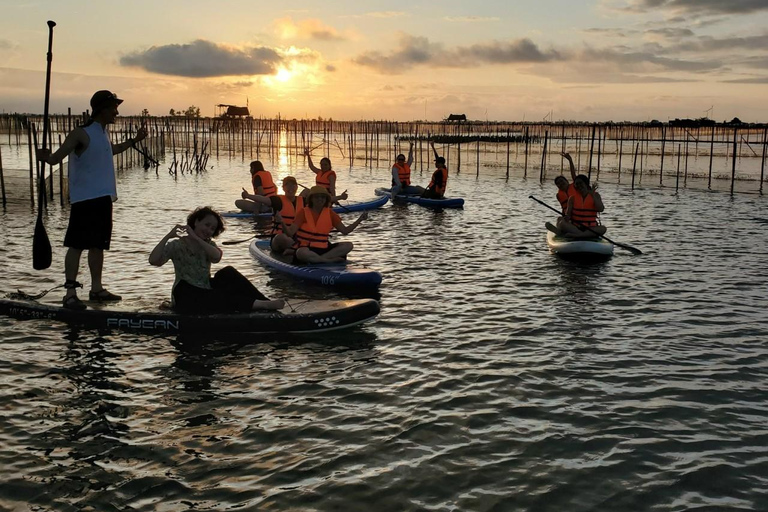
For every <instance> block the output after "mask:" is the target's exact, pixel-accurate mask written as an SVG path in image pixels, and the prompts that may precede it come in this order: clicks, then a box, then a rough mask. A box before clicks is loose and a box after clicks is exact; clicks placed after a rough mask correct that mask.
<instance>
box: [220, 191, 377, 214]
mask: <svg viewBox="0 0 768 512" xmlns="http://www.w3.org/2000/svg"><path fill="white" fill-rule="evenodd" d="M387 201H389V197H387V196H383V197H376V198H374V199H369V200H368V201H359V202H354V203H346V204H344V205H341V206H339V205H336V206H334V207H333V211H334V212H336V213H348V212H362V211H364V210H375V209H376V208H381V207H382V206H384V205H385V204H387ZM339 204H341V203H339ZM221 216H222V217H230V218H231V217H264V218H268V217H272V212H271V211H269V212H264V213H251V212H243V211H239V212H223V213H222V214H221Z"/></svg>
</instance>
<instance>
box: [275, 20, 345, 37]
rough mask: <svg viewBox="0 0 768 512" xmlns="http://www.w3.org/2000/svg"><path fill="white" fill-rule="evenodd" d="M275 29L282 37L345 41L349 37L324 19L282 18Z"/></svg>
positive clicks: (277, 21) (276, 21)
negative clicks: (294, 19) (295, 19)
mask: <svg viewBox="0 0 768 512" xmlns="http://www.w3.org/2000/svg"><path fill="white" fill-rule="evenodd" d="M274 25H275V30H276V31H277V33H278V35H279V36H280V37H281V38H282V39H314V40H318V41H344V40H346V39H348V38H347V37H346V36H343V35H342V34H340V33H339V31H338V30H336V29H335V28H333V27H331V26H329V25H326V24H325V23H323V22H322V21H320V20H318V19H314V18H309V19H305V20H300V21H293V18H291V17H287V18H280V19H278V20H275V22H274Z"/></svg>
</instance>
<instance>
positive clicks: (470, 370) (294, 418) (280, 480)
mask: <svg viewBox="0 0 768 512" xmlns="http://www.w3.org/2000/svg"><path fill="white" fill-rule="evenodd" d="M265 163H267V166H268V168H270V169H277V170H276V171H275V174H276V175H277V178H278V179H279V178H280V177H282V176H284V175H286V174H288V173H289V172H290V173H293V174H295V175H297V177H298V178H299V181H300V182H303V183H304V184H310V183H311V181H312V179H313V178H312V175H311V173H310V172H309V171H308V170H304V168H301V169H299V168H297V166H298V164H300V162H293V161H290V160H285V159H284V160H281V162H277V163H274V162H272V163H270V162H268V161H267V162H265ZM339 163H341V161H339ZM211 164H212V165H213V166H214V168H213V169H212V170H210V171H209V172H208V173H206V174H202V175H196V176H189V175H184V176H180V177H179V178H178V180H175V181H174V179H173V178H172V177H170V176H168V175H167V173H165V172H164V171H162V172H161V173H160V175H159V176H156V175H155V173H154V172H149V173H146V172H144V170H143V169H132V170H127V171H123V172H121V173H120V174H119V183H118V188H119V194H120V200H119V201H118V203H116V209H115V216H116V219H115V224H116V232H115V237H114V239H113V250H112V251H111V252H109V253H108V255H107V262H106V270H105V282H106V283H107V284H108V286H109V287H110V288H111V289H112V290H113V291H115V292H117V293H120V294H122V295H124V296H125V297H126V300H135V301H139V300H141V301H161V300H163V299H165V298H167V297H168V295H169V293H170V286H171V284H172V282H173V270H172V267H171V266H170V265H169V266H166V267H162V268H159V269H158V268H154V267H150V266H149V265H148V264H147V256H148V253H149V251H150V250H151V248H152V247H153V246H154V244H155V243H156V242H157V240H159V239H160V238H161V237H162V236H163V235H164V234H165V233H166V232H167V231H168V230H169V229H170V227H171V226H172V225H173V224H175V223H177V222H182V221H183V219H184V218H185V216H186V213H187V212H188V211H189V210H190V209H191V208H192V207H194V206H197V205H199V204H210V205H213V206H215V207H218V208H220V209H222V210H228V209H231V207H232V206H231V204H232V201H233V200H234V199H235V198H236V197H237V195H238V193H239V191H240V188H241V186H244V185H245V186H247V184H248V174H247V170H246V167H247V166H246V165H245V164H244V163H243V162H242V161H240V160H235V161H227V160H220V161H212V162H211ZM337 172H338V174H339V182H340V184H341V188H342V189H343V188H348V189H349V192H350V196H351V198H353V199H354V198H357V199H365V198H369V197H372V196H373V189H374V188H375V187H376V186H383V185H386V184H387V183H388V181H389V178H388V171H387V170H386V169H382V170H378V171H375V170H369V169H363V168H355V169H353V170H349V169H348V168H347V167H344V166H343V164H342V165H340V166H339V169H338V171H337ZM481 174H482V176H481V177H480V178H479V179H476V178H475V175H474V172H471V171H470V172H466V173H465V172H463V173H462V174H461V175H460V176H455V174H453V173H452V175H451V179H450V181H449V193H450V194H451V195H461V196H464V197H465V198H466V199H467V204H466V208H465V209H464V210H454V211H443V212H434V211H430V210H427V209H424V208H421V207H418V206H415V205H410V206H392V205H387V206H386V207H384V208H383V209H381V210H378V211H375V212H372V213H371V216H370V219H369V220H368V221H366V222H364V223H363V224H362V225H361V226H360V227H359V228H358V230H357V231H356V232H355V233H353V234H351V235H349V236H348V237H346V238H345V239H347V240H350V241H353V242H354V243H355V245H356V249H355V251H354V253H353V255H354V260H356V261H357V262H358V263H363V264H366V265H368V266H370V267H372V268H375V269H378V270H380V271H381V272H382V273H383V274H384V282H383V284H382V286H381V288H380V291H379V292H380V296H378V297H377V298H379V299H380V301H381V305H382V312H381V315H380V316H379V317H378V318H377V319H376V321H375V322H373V323H369V324H366V325H365V326H363V327H360V328H357V329H355V330H349V331H343V332H337V333H329V334H323V335H319V336H317V337H314V338H313V337H279V336H278V337H268V338H266V337H253V336H251V337H247V338H242V337H240V338H237V339H234V338H232V339H226V338H225V339H217V340H208V341H209V342H208V343H200V342H199V341H194V342H193V341H191V340H185V339H175V338H173V339H169V338H164V337H150V336H146V335H136V334H101V335H100V334H99V333H97V332H92V331H75V330H73V329H71V328H69V327H67V326H65V325H60V324H49V323H46V322H42V321H27V322H17V321H14V320H10V319H7V318H0V339H2V350H3V357H2V359H1V360H0V383H1V384H2V385H1V386H0V411H2V413H0V422H1V423H2V426H1V428H0V467H2V473H0V482H1V483H0V509H3V510H25V511H26V510H44V511H48V510H57V511H74V510H94V511H104V510H127V509H129V510H144V511H156V510H157V511H177V510H217V511H218V510H232V509H235V510H322V511H326V510H362V509H369V510H385V511H389V510H392V511H401V510H440V511H449V510H461V511H465V510H471V511H508V510H526V511H558V512H560V511H587V510H593V511H604V510H616V511H626V510H663V511H667V510H677V511H683V510H691V509H697V510H766V509H768V496H767V494H766V488H768V478H766V475H768V448H766V447H767V446H768V380H767V377H768V348H767V347H766V339H768V320H766V310H767V309H768V296H767V294H766V291H768V275H767V274H766V272H765V262H766V257H765V247H766V245H768V206H767V205H766V200H765V199H764V198H762V197H760V196H757V195H754V194H752V195H746V194H742V195H739V194H737V195H736V196H734V197H730V196H729V195H728V194H727V193H723V192H702V191H699V190H691V189H688V190H681V191H680V193H679V194H677V195H676V194H675V193H674V190H672V189H669V188H665V189H658V188H654V187H650V186H649V187H648V188H642V189H636V190H635V191H634V192H633V191H631V190H630V189H629V187H628V186H627V185H626V184H621V185H617V184H615V183H611V182H607V183H602V184H601V193H602V195H603V199H604V201H605V203H606V205H607V208H608V211H607V213H606V214H605V215H604V217H603V220H604V223H605V224H606V225H608V226H609V231H608V236H609V237H611V238H613V239H615V240H616V241H619V242H623V243H626V244H630V245H632V246H634V247H637V248H639V249H641V250H642V251H643V252H644V254H643V255H642V256H633V255H631V254H630V253H629V252H627V251H624V250H621V249H618V248H617V251H616V254H615V256H614V257H613V259H612V260H610V261H608V262H606V263H601V264H597V265H591V266H583V265H577V264H573V263H568V262H564V261H561V260H560V259H558V258H557V257H554V256H553V255H551V254H549V253H548V251H547V248H546V244H545V231H544V228H543V224H544V222H545V221H546V220H551V218H552V216H551V215H550V214H549V212H548V210H546V209H544V208H543V207H541V206H539V205H538V204H536V203H534V202H533V201H532V200H530V199H529V198H528V196H529V195H531V194H533V195H535V196H536V197H538V198H540V199H543V200H545V201H547V202H549V203H550V204H555V200H554V192H555V190H554V186H553V185H551V182H550V181H548V182H547V184H546V185H544V186H543V187H542V186H541V185H540V184H539V182H538V180H537V179H531V178H529V179H527V180H526V179H523V178H522V177H520V176H515V177H512V178H510V180H509V181H506V180H504V176H503V174H504V173H503V169H502V170H499V169H498V168H496V169H495V170H494V169H493V168H491V169H490V170H487V171H483V172H481ZM428 179H429V175H428V173H426V172H425V173H424V175H423V176H421V177H419V173H418V172H416V180H415V181H416V182H419V183H422V184H426V182H427V181H428ZM625 183H626V182H625ZM753 188H754V187H753ZM67 215H68V211H67V210H65V209H62V208H61V207H60V205H59V204H58V200H57V201H56V203H55V204H54V205H52V207H51V209H50V211H49V212H48V214H47V217H46V226H47V229H48V233H49V235H50V237H51V240H52V243H53V245H54V265H53V267H52V268H51V269H48V270H46V271H43V272H36V271H33V270H32V268H31V235H32V231H33V225H34V216H33V215H32V212H31V210H30V207H29V205H28V202H26V201H23V200H16V201H13V202H12V203H11V204H9V206H8V207H7V208H6V209H5V210H4V211H2V212H0V229H1V230H0V258H1V261H2V264H3V266H4V278H3V280H2V286H0V292H2V293H3V294H4V293H6V292H9V291H13V290H15V289H16V288H21V289H23V290H24V291H27V292H36V291H42V290H44V289H47V288H50V287H52V286H55V285H57V284H60V283H61V282H62V281H63V274H62V273H63V270H62V267H63V266H62V263H61V262H62V259H63V254H64V252H63V250H62V248H61V247H60V244H61V240H62V239H63V234H64V226H65V225H66V219H67ZM345 218H347V219H349V222H351V221H352V220H353V219H354V218H355V217H352V216H347V217H345ZM253 229H254V225H253V223H251V222H250V221H248V220H231V221H230V222H229V223H228V230H227V231H226V232H225V233H224V234H223V235H222V236H221V237H220V240H221V241H223V240H228V239H229V240H238V239H242V238H245V237H247V236H249V235H250V234H251V233H252V232H253ZM222 264H232V265H234V266H236V267H237V268H238V269H240V270H241V271H242V272H243V273H244V274H246V275H248V276H249V277H251V278H252V279H253V281H254V282H255V283H256V284H257V286H259V288H261V289H262V290H264V291H265V293H267V294H268V295H270V296H274V297H285V298H288V299H289V300H290V299H291V298H326V297H329V296H334V294H333V293H330V292H327V291H325V290H323V289H322V288H319V287H314V286H309V285H304V284H300V283H298V282H295V281H292V280H290V279H287V278H284V277H281V276H277V275H272V274H270V273H269V272H267V271H266V270H265V269H263V268H262V267H261V266H260V265H258V264H257V263H256V262H254V261H253V260H252V259H251V257H250V256H249V254H248V248H247V244H241V245H234V246H230V247H225V254H224V259H223V261H222ZM81 268H82V270H83V274H81V280H82V281H84V282H85V283H86V289H87V286H88V285H87V283H89V277H88V275H87V271H86V270H85V269H86V267H85V265H84V261H83V266H82V267H81ZM60 292H61V291H60V290H55V291H53V292H52V294H56V295H57V296H58V295H61V293H60Z"/></svg>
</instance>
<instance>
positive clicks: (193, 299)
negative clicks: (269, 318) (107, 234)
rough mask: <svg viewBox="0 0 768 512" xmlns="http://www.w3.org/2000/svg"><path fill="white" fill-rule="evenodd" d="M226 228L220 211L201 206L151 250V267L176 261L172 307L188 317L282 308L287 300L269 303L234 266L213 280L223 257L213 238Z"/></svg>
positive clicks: (225, 269) (224, 269)
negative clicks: (215, 270) (190, 315)
mask: <svg viewBox="0 0 768 512" xmlns="http://www.w3.org/2000/svg"><path fill="white" fill-rule="evenodd" d="M224 229H225V228H224V220H223V219H222V218H221V215H219V214H218V212H216V211H215V210H213V209H212V208H210V207H208V206H205V207H200V208H197V209H195V210H194V211H193V212H192V213H190V214H189V216H188V217H187V223H186V224H177V225H175V226H174V227H173V228H172V229H171V231H170V232H168V234H167V235H165V236H164V237H163V238H162V239H161V240H160V242H158V244H157V245H156V246H155V248H154V249H152V252H151V253H150V254H149V263H150V265H154V266H156V267H161V266H163V265H165V263H166V262H167V261H168V260H171V261H173V268H174V271H175V274H176V278H175V280H174V282H173V288H172V289H171V298H172V305H173V308H174V309H176V310H177V311H179V312H180V313H186V314H212V313H240V312H247V311H251V310H254V309H267V310H275V309H282V308H283V307H284V306H285V301H283V300H269V299H268V298H267V297H265V296H264V294H263V293H261V292H260V291H259V290H258V289H257V288H256V287H255V286H254V285H253V284H252V283H251V282H250V281H249V280H248V278H246V277H245V276H243V275H242V274H241V273H240V272H238V271H237V270H236V269H235V268H234V267H224V268H222V269H221V270H219V271H218V272H216V274H215V275H214V276H213V277H211V263H218V262H219V261H221V257H222V251H221V249H219V247H218V246H217V245H216V242H214V241H213V239H214V238H216V237H217V236H218V235H219V234H221V233H222V232H223V231H224Z"/></svg>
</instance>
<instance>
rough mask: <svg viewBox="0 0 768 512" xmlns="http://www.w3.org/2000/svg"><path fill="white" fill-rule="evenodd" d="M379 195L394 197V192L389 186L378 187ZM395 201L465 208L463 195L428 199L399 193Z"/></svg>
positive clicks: (434, 206) (433, 206)
mask: <svg viewBox="0 0 768 512" xmlns="http://www.w3.org/2000/svg"><path fill="white" fill-rule="evenodd" d="M375 193H376V195H377V196H384V197H392V193H391V192H390V189H388V188H377V189H376V190H375ZM394 201H403V202H406V203H416V204H420V205H421V206H428V207H430V208H463V207H464V199H463V198H461V197H444V198H442V199H428V198H426V197H421V196H416V195H410V196H409V195H404V194H397V195H396V196H395V198H394Z"/></svg>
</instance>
